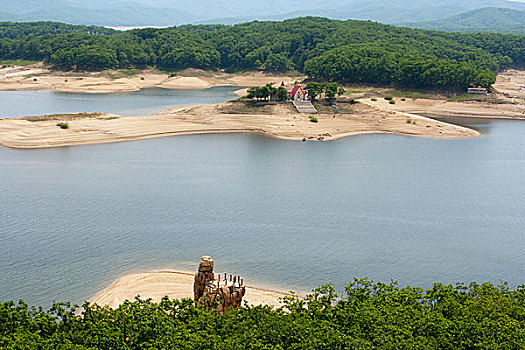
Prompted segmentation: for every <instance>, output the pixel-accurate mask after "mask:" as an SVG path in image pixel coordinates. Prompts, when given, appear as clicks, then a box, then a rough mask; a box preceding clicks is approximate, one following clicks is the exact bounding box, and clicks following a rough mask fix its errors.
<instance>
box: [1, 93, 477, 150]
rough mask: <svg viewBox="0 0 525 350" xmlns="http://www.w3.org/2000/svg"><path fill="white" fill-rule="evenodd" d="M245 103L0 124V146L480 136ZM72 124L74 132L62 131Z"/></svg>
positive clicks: (424, 122) (368, 116)
mask: <svg viewBox="0 0 525 350" xmlns="http://www.w3.org/2000/svg"><path fill="white" fill-rule="evenodd" d="M250 106H251V105H249V104H248V105H247V104H245V103H244V102H225V103H220V104H212V105H203V106H191V107H182V108H177V109H173V110H167V111H164V112H160V113H158V114H156V115H152V116H143V117H118V116H114V115H100V114H94V115H89V114H88V115H78V116H74V117H70V116H67V115H66V116H64V115H61V116H49V117H38V118H36V119H35V120H33V121H29V120H25V119H24V118H10V119H0V145H2V146H5V147H10V148H25V149H34V148H49V147H63V146H73V145H83V144H94V143H107V142H119V141H130V140H138V139H147V138H153V137H163V136H174V135H189V134H206V133H258V134H262V135H267V136H271V137H276V138H281V139H288V140H303V139H304V140H318V141H328V140H335V139H338V138H341V137H345V136H350V135H358V134H371V133H385V134H396V135H407V136H417V137H431V138H451V139H454V138H468V137H477V136H480V133H479V132H477V131H475V130H472V129H469V128H465V127H461V126H456V125H452V124H448V123H444V122H439V121H436V120H433V119H429V118H425V117H421V116H418V115H412V114H407V113H404V112H396V111H383V110H381V109H378V108H374V107H370V106H367V105H366V104H362V103H358V104H356V105H354V106H352V112H351V113H347V114H338V115H337V116H336V117H334V114H333V113H330V114H328V113H326V114H323V113H320V114H318V115H316V117H317V119H318V122H317V123H313V122H311V121H310V119H309V116H308V115H304V114H300V113H298V112H297V111H296V110H295V108H294V107H293V105H292V104H291V103H282V104H275V105H269V106H262V107H250ZM64 120H67V121H68V123H69V128H68V129H61V128H59V127H58V126H57V122H58V121H64Z"/></svg>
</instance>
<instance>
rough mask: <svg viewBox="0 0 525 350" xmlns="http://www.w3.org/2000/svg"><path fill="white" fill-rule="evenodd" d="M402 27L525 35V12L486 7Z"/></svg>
mask: <svg viewBox="0 0 525 350" xmlns="http://www.w3.org/2000/svg"><path fill="white" fill-rule="evenodd" d="M400 26H406V27H411V28H419V29H426V30H444V31H447V32H463V33H489V32H490V33H506V34H520V35H525V11H518V10H513V9H508V8H498V7H486V8H482V9H479V10H474V11H469V12H465V13H461V14H459V15H455V16H451V17H447V18H444V19H440V20H436V21H428V22H415V23H404V24H400Z"/></svg>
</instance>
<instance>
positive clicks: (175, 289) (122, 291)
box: [89, 270, 301, 308]
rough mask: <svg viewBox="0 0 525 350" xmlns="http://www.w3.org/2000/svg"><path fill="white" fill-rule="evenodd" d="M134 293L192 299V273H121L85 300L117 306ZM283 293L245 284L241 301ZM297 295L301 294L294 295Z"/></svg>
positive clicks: (274, 302)
mask: <svg viewBox="0 0 525 350" xmlns="http://www.w3.org/2000/svg"><path fill="white" fill-rule="evenodd" d="M137 295H140V297H141V298H142V299H147V298H151V299H153V301H155V302H158V301H160V299H161V298H162V297H164V296H168V297H169V298H170V299H183V298H193V273H189V272H179V271H169V270H167V271H152V272H145V273H137V274H132V275H127V276H124V277H122V278H120V279H118V280H117V281H116V282H114V283H113V284H112V285H111V286H109V287H108V288H106V289H104V290H103V291H102V292H100V293H98V294H97V295H95V296H94V297H93V298H91V299H90V300H89V301H90V302H91V303H93V304H97V305H101V306H105V305H107V306H109V307H111V308H117V307H118V306H119V305H120V304H122V303H123V302H124V301H125V300H133V299H134V298H135V297H136V296H137ZM290 295H292V294H289V293H287V292H279V291H274V290H268V289H262V288H255V287H247V288H246V295H245V297H244V301H246V302H247V303H248V304H250V305H269V306H276V307H277V306H279V305H280V304H281V303H280V301H279V299H280V298H283V297H286V296H290ZM295 295H296V296H299V297H301V295H298V294H295Z"/></svg>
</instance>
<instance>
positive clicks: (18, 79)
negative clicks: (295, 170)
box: [0, 64, 305, 94]
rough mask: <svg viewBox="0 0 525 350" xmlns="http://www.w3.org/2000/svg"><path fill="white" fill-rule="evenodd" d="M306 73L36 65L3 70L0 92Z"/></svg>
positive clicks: (200, 83) (228, 81) (188, 83)
mask: <svg viewBox="0 0 525 350" xmlns="http://www.w3.org/2000/svg"><path fill="white" fill-rule="evenodd" d="M304 78H305V77H304V76H301V75H295V76H285V75H276V74H266V73H263V72H247V73H241V74H229V73H225V72H222V71H216V72H209V71H202V70H198V69H187V70H185V71H181V72H177V74H176V75H168V74H166V73H162V72H160V71H157V70H153V69H147V70H141V71H133V72H127V71H113V70H108V71H103V72H73V71H70V72H63V71H56V70H52V69H49V68H46V67H44V66H43V65H42V64H36V65H31V66H26V67H20V66H15V67H6V68H2V69H0V91H22V90H49V89H52V90H54V91H61V92H73V93H75V92H76V93H99V94H100V93H116V92H128V91H138V90H141V89H151V88H164V89H186V90H191V89H208V88H211V87H218V86H240V87H245V86H254V85H264V84H266V83H281V82H284V83H285V84H287V85H290V84H293V83H294V82H295V81H302V80H304Z"/></svg>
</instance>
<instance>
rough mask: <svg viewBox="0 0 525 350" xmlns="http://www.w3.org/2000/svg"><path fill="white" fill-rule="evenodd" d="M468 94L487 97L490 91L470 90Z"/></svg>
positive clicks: (481, 89) (482, 89)
mask: <svg viewBox="0 0 525 350" xmlns="http://www.w3.org/2000/svg"><path fill="white" fill-rule="evenodd" d="M467 92H468V93H469V94H472V95H487V94H488V93H489V91H488V90H487V89H485V88H480V87H477V88H468V90H467Z"/></svg>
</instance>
